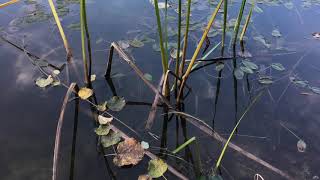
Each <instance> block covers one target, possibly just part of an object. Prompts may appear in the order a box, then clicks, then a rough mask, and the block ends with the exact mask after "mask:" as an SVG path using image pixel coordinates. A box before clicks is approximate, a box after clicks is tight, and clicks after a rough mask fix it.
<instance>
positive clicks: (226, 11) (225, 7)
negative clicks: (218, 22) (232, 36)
mask: <svg viewBox="0 0 320 180" xmlns="http://www.w3.org/2000/svg"><path fill="white" fill-rule="evenodd" d="M227 18H228V0H225V1H224V3H223V29H222V30H223V33H222V49H223V48H224V42H225V38H226V28H227Z"/></svg>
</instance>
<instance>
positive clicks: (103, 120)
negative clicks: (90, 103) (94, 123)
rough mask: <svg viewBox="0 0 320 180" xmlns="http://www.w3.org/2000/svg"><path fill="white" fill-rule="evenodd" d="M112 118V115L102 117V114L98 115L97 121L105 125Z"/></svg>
mask: <svg viewBox="0 0 320 180" xmlns="http://www.w3.org/2000/svg"><path fill="white" fill-rule="evenodd" d="M112 120H113V117H104V116H102V115H99V116H98V121H99V124H101V125H106V124H108V123H110V122H111V121H112Z"/></svg>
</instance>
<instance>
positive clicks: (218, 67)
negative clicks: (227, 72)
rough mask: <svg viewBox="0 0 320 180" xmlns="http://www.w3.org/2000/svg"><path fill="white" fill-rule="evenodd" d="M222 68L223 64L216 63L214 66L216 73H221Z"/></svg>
mask: <svg viewBox="0 0 320 180" xmlns="http://www.w3.org/2000/svg"><path fill="white" fill-rule="evenodd" d="M223 68H224V63H223V62H218V63H217V64H216V71H218V72H219V71H221V70H222V69H223Z"/></svg>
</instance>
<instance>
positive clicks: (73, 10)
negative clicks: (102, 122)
mask: <svg viewBox="0 0 320 180" xmlns="http://www.w3.org/2000/svg"><path fill="white" fill-rule="evenodd" d="M169 2H170V3H171V5H172V6H171V7H170V8H169V9H168V19H169V23H168V27H169V28H168V29H169V30H168V34H169V42H176V38H177V35H176V33H175V31H176V29H177V25H176V21H177V13H176V12H175V11H174V10H175V8H176V7H177V5H176V4H175V2H172V1H169ZM1 3H2V2H1ZM56 3H57V4H58V7H59V8H58V12H59V15H60V20H61V23H62V25H63V27H64V29H65V33H66V36H67V38H68V40H69V43H70V46H71V48H72V50H73V55H74V58H73V60H72V62H71V63H70V64H68V65H67V66H66V68H64V69H63V71H62V72H61V73H60V74H59V78H60V79H61V81H62V82H63V83H65V84H67V85H69V84H70V82H76V83H77V84H78V85H79V86H80V87H82V86H84V81H83V72H82V71H83V68H82V56H81V38H80V30H79V28H80V26H79V21H80V17H79V4H78V3H77V2H76V1H69V0H57V2H56ZM216 4H217V2H216V1H211V0H210V1H200V0H197V1H193V4H192V17H191V29H192V31H191V33H190V42H189V46H188V51H187V52H188V54H187V59H188V58H191V56H192V54H193V52H194V49H195V46H196V44H197V42H198V41H199V39H200V37H201V35H202V31H203V30H202V29H203V27H204V26H205V25H206V23H207V19H208V17H210V14H211V13H212V12H213V10H214V8H215V7H216ZM229 4H230V9H229V12H230V13H229V17H228V20H229V22H228V25H229V30H230V31H228V32H227V39H226V44H227V47H228V48H226V51H225V56H226V57H230V56H232V54H233V52H232V48H230V47H229V42H231V41H230V40H231V35H232V29H233V24H234V20H235V18H236V16H237V13H238V9H239V5H240V4H241V2H240V1H230V2H229ZM319 5H320V2H319V1H316V0H304V1H294V0H293V1H291V0H286V1H281V0H278V1H271V0H270V1H268V0H263V1H262V0H259V1H258V2H256V7H255V9H254V11H253V15H252V18H251V22H250V24H249V27H248V31H247V32H246V42H245V50H246V52H249V53H250V56H251V57H248V59H249V60H250V61H251V62H253V63H254V64H256V65H257V66H258V69H257V70H255V72H254V73H253V74H248V73H245V75H244V77H241V78H238V79H237V78H235V76H234V75H233V68H234V66H235V65H236V66H237V67H238V68H239V67H240V66H243V65H242V64H243V63H242V61H243V60H244V58H242V57H238V58H236V61H232V60H227V61H224V62H225V64H224V69H223V70H222V71H221V73H219V72H218V71H216V65H215V64H213V65H209V66H206V67H204V68H201V69H199V70H198V71H195V72H193V73H192V74H191V76H190V78H189V79H188V81H187V84H188V85H189V86H190V87H191V88H192V91H191V93H190V94H189V95H188V96H187V97H186V99H185V101H184V110H185V112H186V113H188V114H190V115H192V116H195V117H197V118H199V119H201V120H203V121H205V122H206V123H207V124H208V125H210V126H213V128H214V130H215V131H216V132H217V133H219V134H220V135H221V136H223V137H224V138H226V139H227V138H228V136H229V134H230V133H231V131H232V129H233V128H234V126H235V123H236V122H237V120H239V118H240V117H241V115H242V114H243V112H244V111H245V110H246V108H247V107H248V105H249V104H250V102H251V101H252V100H253V99H254V98H255V97H256V96H257V95H258V94H259V93H260V92H263V94H262V96H261V97H260V98H259V99H258V100H257V102H256V103H255V104H254V106H253V107H252V108H250V110H249V112H248V113H247V114H246V115H245V117H244V119H242V121H241V124H240V126H239V127H238V129H237V134H236V135H235V136H234V137H233V138H232V140H231V142H232V143H234V144H236V145H238V146H240V147H241V148H243V149H244V150H245V151H247V152H250V153H252V154H254V155H255V156H257V157H259V158H261V159H263V160H264V161H266V162H268V163H269V164H271V165H272V166H274V167H276V168H278V169H280V170H281V171H283V172H285V173H286V174H288V175H290V176H291V177H292V178H293V179H318V176H320V172H319V165H320V159H319V152H320V144H319V143H318V142H317V141H318V140H319V139H320V134H319V128H320V109H319V108H318V107H319V106H318V105H319V103H320V89H319V88H320V81H319V78H318V77H319V74H320V62H319V57H320V51H319V48H320V44H319V42H320V41H319V39H317V38H315V37H313V35H312V34H313V33H314V32H318V31H320V23H319V21H317V19H318V18H319V16H320V11H319ZM250 7H251V5H250V3H247V5H246V9H245V13H244V17H246V16H247V14H248V12H249V9H250ZM161 13H162V15H164V9H161ZM244 19H245V18H243V21H242V24H243V23H244V21H245V20H244ZM87 20H88V27H89V33H90V39H91V46H92V47H91V49H92V59H93V64H92V73H93V74H95V75H96V80H95V81H93V82H92V85H93V89H94V91H95V95H96V99H97V101H98V102H99V103H102V102H104V101H106V100H108V99H110V98H111V97H112V96H113V95H114V93H115V92H112V88H110V85H109V84H108V82H107V81H106V79H105V78H104V73H105V70H106V65H107V57H108V51H109V47H110V43H111V42H114V41H120V40H133V39H135V38H136V39H140V40H142V39H143V40H144V46H143V47H140V48H134V47H132V46H131V47H129V48H128V49H126V52H127V53H128V54H130V55H131V57H132V58H133V59H134V62H135V63H136V64H137V66H138V67H139V68H140V69H141V70H142V71H143V72H144V73H148V74H150V75H151V76H152V79H150V77H149V79H150V80H151V83H152V84H154V85H155V86H157V84H158V82H159V80H160V77H161V74H162V67H161V56H160V53H159V52H158V51H157V43H158V38H157V29H156V21H155V16H154V10H153V7H152V5H151V3H150V2H149V0H131V1H128V0H116V1H111V0H109V1H97V0H88V2H87ZM221 25H222V13H221V14H218V17H217V20H216V22H215V24H214V25H213V29H215V30H217V29H221ZM0 29H1V31H2V32H1V36H2V37H5V38H6V39H7V40H9V41H10V42H14V43H15V44H17V45H19V46H21V47H24V48H25V49H27V50H28V51H29V52H31V53H32V54H35V55H37V56H39V57H41V58H45V59H46V60H47V61H48V62H49V63H50V64H54V65H56V66H60V65H62V64H64V63H66V53H65V50H64V47H63V43H62V40H61V38H60V35H59V31H58V29H57V27H56V25H55V22H54V19H53V17H52V16H51V11H50V9H49V6H48V2H47V1H41V0H25V1H21V2H19V3H16V4H13V5H10V6H7V7H5V8H1V9H0ZM215 32H217V33H216V34H215ZM217 34H218V35H217ZM210 41H211V45H210V47H209V49H211V48H212V47H214V46H215V45H216V44H218V43H219V42H220V41H221V32H220V31H212V32H210ZM169 46H174V44H172V43H169ZM219 49H220V46H219V47H218V48H217V49H216V50H214V51H213V53H211V54H210V56H209V58H214V57H219V56H220V51H219ZM239 52H240V48H239V47H238V48H237V53H236V54H239ZM0 59H1V61H0V73H1V76H0V82H1V83H2V88H1V93H0V113H1V115H2V118H1V121H2V125H1V126H0V145H1V147H2V148H1V149H0V154H1V155H0V166H1V169H0V178H1V179H4V180H9V179H10V180H14V179H33V180H37V179H39V180H40V179H41V180H42V179H50V178H51V176H52V157H53V149H54V141H55V132H56V126H57V122H58V118H59V113H60V110H61V105H62V102H63V98H64V95H65V93H66V90H67V89H66V88H65V87H63V86H61V85H60V86H56V87H49V88H39V87H37V86H36V85H35V81H36V79H37V78H38V77H42V76H43V75H42V73H41V72H40V71H39V69H38V67H37V66H34V65H33V64H32V62H31V61H30V59H29V58H28V56H27V55H26V53H24V52H23V51H21V50H19V49H17V48H16V47H14V46H12V45H11V44H9V43H8V42H6V41H0ZM272 66H273V67H272ZM172 69H173V66H172ZM112 73H113V78H112V82H113V85H114V88H115V90H116V94H117V95H118V96H121V97H124V99H125V100H126V102H127V104H126V106H125V108H124V109H123V110H122V111H120V112H110V113H111V114H112V115H114V116H115V117H117V118H118V119H120V120H121V121H122V122H124V123H125V124H126V125H127V126H129V127H131V128H132V129H133V130H135V131H136V132H137V134H138V135H137V134H136V133H134V132H132V131H131V130H130V129H128V128H127V127H126V126H123V125H122V124H120V123H119V122H114V124H115V125H116V126H117V127H118V128H119V129H121V130H122V131H124V132H125V133H127V134H128V135H130V136H132V137H134V138H136V139H138V140H139V141H142V140H143V141H146V142H148V143H149V144H150V149H149V150H150V151H151V152H153V153H154V154H157V155H159V156H161V157H162V158H164V159H166V161H167V162H168V164H170V165H172V166H173V167H175V168H176V169H177V170H179V171H180V172H181V173H182V174H184V175H186V176H187V177H189V178H190V179H196V172H195V168H194V167H195V161H196V160H195V159H196V158H197V155H198V154H199V153H197V151H196V149H197V146H196V143H192V144H191V145H190V146H189V148H187V149H185V150H183V151H181V152H179V153H178V154H177V155H176V156H178V157H179V158H176V157H173V156H170V155H166V156H165V155H164V154H163V152H164V151H163V150H162V151H160V150H161V149H166V150H167V151H172V150H174V149H175V148H176V147H177V145H179V144H182V143H183V142H184V140H185V139H190V138H191V137H193V136H195V137H196V142H197V144H198V149H199V151H198V152H200V157H201V167H202V168H201V169H202V171H203V173H204V174H206V173H207V172H209V170H210V169H211V168H212V167H214V166H215V163H216V160H217V158H218V157H219V155H220V152H221V150H222V147H223V144H221V142H219V141H217V140H215V139H214V138H212V137H210V136H209V135H208V134H205V133H204V132H202V131H201V130H199V128H197V127H195V126H193V125H191V124H189V123H188V122H187V123H186V124H180V123H177V122H180V121H176V117H173V118H172V119H171V120H168V116H166V115H164V112H163V108H161V107H159V108H158V111H157V114H156V118H155V123H154V125H153V126H152V128H151V130H150V133H148V132H147V131H145V129H144V127H145V122H146V120H147V118H148V114H149V111H150V108H151V105H150V104H151V103H152V102H153V100H154V95H155V94H154V93H153V92H152V91H151V90H150V89H149V88H148V87H147V86H146V85H145V83H144V82H143V81H142V80H141V79H140V78H139V76H137V75H136V73H135V72H134V71H133V70H132V69H131V68H130V66H128V65H127V64H126V63H125V62H124V61H121V60H120V58H119V57H118V55H116V54H115V56H114V62H113V67H112ZM219 74H220V75H219ZM266 76H267V77H269V78H267V80H272V83H271V84H263V83H267V82H262V80H263V79H262V77H266ZM264 80H265V79H264ZM261 82H262V83H261ZM171 84H172V79H171ZM173 99H174V96H172V97H171V100H172V103H173ZM75 109H77V108H75V105H74V103H69V104H68V106H67V109H66V113H65V120H64V124H63V129H62V142H61V153H60V157H59V168H58V179H77V180H80V179H81V180H82V179H83V180H85V179H138V176H139V175H141V174H145V173H146V172H147V167H148V160H149V159H148V158H147V157H144V159H143V161H141V162H140V163H139V164H138V165H136V166H133V167H128V168H119V167H117V166H115V165H114V164H113V163H112V159H113V154H114V151H113V149H112V148H108V149H106V150H105V153H106V154H107V156H106V157H105V158H104V156H103V154H102V153H101V151H100V150H99V148H97V137H96V134H95V132H94V128H95V127H96V125H95V123H94V121H93V117H92V114H91V109H90V105H89V104H88V103H87V102H85V101H80V105H79V106H78V110H79V117H78V126H77V136H76V139H77V140H76V148H75V157H74V166H73V168H72V167H71V164H70V162H71V149H72V135H73V125H74V116H75V112H76V111H75ZM170 116H171V115H169V117H170ZM151 134H152V135H153V136H151ZM299 140H302V141H304V142H305V144H306V149H303V150H304V152H299V150H298V148H297V143H298V141H299ZM70 167H71V168H70ZM221 174H222V177H223V179H253V178H254V175H255V174H260V175H261V176H262V177H264V179H286V178H284V177H282V176H280V175H279V174H278V173H276V172H274V171H273V170H270V169H268V168H266V167H264V166H263V165H261V164H259V163H257V162H255V161H252V160H251V159H249V158H247V157H246V156H243V154H241V153H239V152H237V151H234V150H233V149H232V148H228V149H227V151H226V154H225V156H224V158H223V161H222V168H221ZM165 177H166V178H167V179H177V178H176V177H175V176H174V175H173V174H171V173H170V172H167V173H165Z"/></svg>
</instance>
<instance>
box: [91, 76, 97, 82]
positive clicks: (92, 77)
mask: <svg viewBox="0 0 320 180" xmlns="http://www.w3.org/2000/svg"><path fill="white" fill-rule="evenodd" d="M96 77H97V75H95V74H92V75H91V76H90V81H91V82H93V81H95V80H96Z"/></svg>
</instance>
